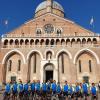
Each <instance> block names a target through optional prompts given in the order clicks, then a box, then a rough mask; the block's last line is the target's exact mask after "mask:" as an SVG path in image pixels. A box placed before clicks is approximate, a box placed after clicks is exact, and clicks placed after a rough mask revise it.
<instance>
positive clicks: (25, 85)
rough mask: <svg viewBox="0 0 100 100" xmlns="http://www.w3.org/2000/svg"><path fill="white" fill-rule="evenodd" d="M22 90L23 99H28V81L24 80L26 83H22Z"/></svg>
mask: <svg viewBox="0 0 100 100" xmlns="http://www.w3.org/2000/svg"><path fill="white" fill-rule="evenodd" d="M23 90H24V99H25V100H28V99H29V85H28V81H26V83H25V84H24V86H23Z"/></svg>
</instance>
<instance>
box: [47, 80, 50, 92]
mask: <svg viewBox="0 0 100 100" xmlns="http://www.w3.org/2000/svg"><path fill="white" fill-rule="evenodd" d="M50 89H51V82H50V81H49V80H48V82H47V93H48V94H50Z"/></svg>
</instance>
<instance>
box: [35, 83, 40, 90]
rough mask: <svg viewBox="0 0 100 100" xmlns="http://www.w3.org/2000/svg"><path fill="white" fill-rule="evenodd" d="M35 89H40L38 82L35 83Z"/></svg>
mask: <svg viewBox="0 0 100 100" xmlns="http://www.w3.org/2000/svg"><path fill="white" fill-rule="evenodd" d="M35 89H36V91H40V83H36V85H35Z"/></svg>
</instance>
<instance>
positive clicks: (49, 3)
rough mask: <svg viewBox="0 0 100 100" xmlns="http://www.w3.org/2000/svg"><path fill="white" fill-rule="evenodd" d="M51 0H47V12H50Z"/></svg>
mask: <svg viewBox="0 0 100 100" xmlns="http://www.w3.org/2000/svg"><path fill="white" fill-rule="evenodd" d="M52 6H53V0H47V8H46V9H47V12H50V13H52Z"/></svg>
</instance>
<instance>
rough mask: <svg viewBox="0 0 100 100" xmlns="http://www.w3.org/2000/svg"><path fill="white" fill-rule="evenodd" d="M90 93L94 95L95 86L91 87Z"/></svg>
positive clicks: (95, 92)
mask: <svg viewBox="0 0 100 100" xmlns="http://www.w3.org/2000/svg"><path fill="white" fill-rule="evenodd" d="M91 93H92V94H93V95H96V94H97V91H96V87H95V86H93V87H91Z"/></svg>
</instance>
